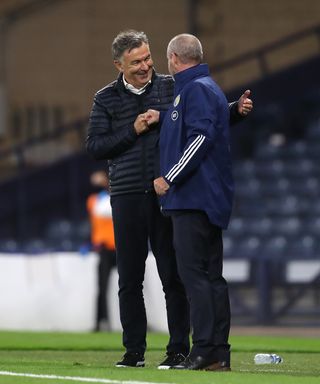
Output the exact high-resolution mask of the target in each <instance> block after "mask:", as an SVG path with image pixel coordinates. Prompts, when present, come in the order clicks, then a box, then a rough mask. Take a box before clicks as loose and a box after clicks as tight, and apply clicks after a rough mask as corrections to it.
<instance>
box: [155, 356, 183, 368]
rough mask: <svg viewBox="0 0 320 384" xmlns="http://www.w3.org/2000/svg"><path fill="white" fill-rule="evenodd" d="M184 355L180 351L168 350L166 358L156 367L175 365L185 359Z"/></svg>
mask: <svg viewBox="0 0 320 384" xmlns="http://www.w3.org/2000/svg"><path fill="white" fill-rule="evenodd" d="M185 358H186V357H185V356H184V355H183V354H182V353H176V352H169V353H167V358H166V359H165V360H164V361H163V362H162V363H161V364H159V365H158V369H170V368H172V367H173V366H175V365H179V364H180V363H182V362H183V361H184V360H185Z"/></svg>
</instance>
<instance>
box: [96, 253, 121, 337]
mask: <svg viewBox="0 0 320 384" xmlns="http://www.w3.org/2000/svg"><path fill="white" fill-rule="evenodd" d="M98 255H99V263H98V296H97V315H96V330H99V328H100V322H101V321H103V320H106V321H109V314H108V301H107V287H108V283H109V277H110V272H111V269H112V268H113V267H114V266H115V265H116V256H115V251H114V250H110V249H107V248H105V247H103V246H101V247H99V249H98Z"/></svg>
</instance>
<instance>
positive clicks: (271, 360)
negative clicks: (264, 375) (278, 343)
mask: <svg viewBox="0 0 320 384" xmlns="http://www.w3.org/2000/svg"><path fill="white" fill-rule="evenodd" d="M254 362H255V364H279V363H282V362H283V359H282V357H280V356H278V355H276V354H275V353H258V354H257V355H255V357H254Z"/></svg>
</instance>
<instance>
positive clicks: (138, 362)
mask: <svg viewBox="0 0 320 384" xmlns="http://www.w3.org/2000/svg"><path fill="white" fill-rule="evenodd" d="M116 367H118V368H126V367H144V357H143V355H141V354H140V353H131V352H127V353H125V354H124V356H123V358H122V360H121V361H118V362H117V364H116Z"/></svg>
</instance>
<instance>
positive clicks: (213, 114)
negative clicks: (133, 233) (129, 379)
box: [149, 34, 233, 371]
mask: <svg viewBox="0 0 320 384" xmlns="http://www.w3.org/2000/svg"><path fill="white" fill-rule="evenodd" d="M167 56H168V66H169V70H170V73H171V74H172V75H174V79H175V86H174V88H175V92H174V101H173V104H172V105H171V107H170V108H169V110H168V111H167V113H166V115H165V117H164V120H163V124H162V128H161V134H160V168H161V170H160V171H161V175H162V177H159V178H157V179H156V180H155V181H154V185H155V190H156V192H157V193H158V194H159V195H160V196H162V198H161V205H162V209H163V211H164V212H165V213H167V214H168V215H170V216H171V218H172V223H173V237H174V247H175V251H176V257H177V264H178V271H179V274H180V276H181V279H182V281H183V284H184V286H185V289H186V292H187V296H188V298H189V301H190V313H191V324H192V328H193V335H192V340H193V346H192V349H191V352H190V354H189V356H188V357H187V358H186V360H185V361H184V362H182V363H180V364H177V366H175V368H177V369H192V370H198V369H205V370H222V371H227V370H230V345H229V343H228V337H229V330H230V304H229V295H228V286H227V282H226V281H225V279H224V278H223V276H222V263H223V246H222V229H225V228H226V227H227V225H228V222H229V219H230V215H231V209H232V200H233V178H232V169H231V168H232V167H231V154H230V140H229V107H228V103H227V100H226V98H225V96H224V94H223V92H222V91H221V89H220V88H219V86H218V85H217V84H216V83H215V82H214V81H213V80H212V78H211V77H210V75H209V69H208V65H207V64H201V61H202V56H203V53H202V47H201V43H200V41H199V40H198V39H197V38H196V37H195V36H193V35H189V34H182V35H178V36H176V37H174V38H173V39H172V40H171V41H170V43H169V45H168V50H167ZM151 112H152V111H149V113H151Z"/></svg>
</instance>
